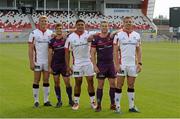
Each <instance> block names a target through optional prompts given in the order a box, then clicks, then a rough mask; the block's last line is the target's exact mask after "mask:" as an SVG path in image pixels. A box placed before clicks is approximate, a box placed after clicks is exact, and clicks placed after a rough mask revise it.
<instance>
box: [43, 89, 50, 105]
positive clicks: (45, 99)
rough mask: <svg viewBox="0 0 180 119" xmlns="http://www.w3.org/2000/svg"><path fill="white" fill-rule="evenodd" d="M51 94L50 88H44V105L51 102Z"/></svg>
mask: <svg viewBox="0 0 180 119" xmlns="http://www.w3.org/2000/svg"><path fill="white" fill-rule="evenodd" d="M49 92H50V88H49V86H48V87H44V103H46V102H47V101H49Z"/></svg>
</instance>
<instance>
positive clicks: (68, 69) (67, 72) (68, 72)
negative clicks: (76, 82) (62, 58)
mask: <svg viewBox="0 0 180 119" xmlns="http://www.w3.org/2000/svg"><path fill="white" fill-rule="evenodd" d="M72 73H73V70H72V69H71V67H67V69H66V74H67V75H72Z"/></svg>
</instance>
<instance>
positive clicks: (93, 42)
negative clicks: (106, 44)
mask: <svg viewBox="0 0 180 119" xmlns="http://www.w3.org/2000/svg"><path fill="white" fill-rule="evenodd" d="M91 47H93V48H96V47H97V40H96V38H95V36H94V40H93V41H92V42H91Z"/></svg>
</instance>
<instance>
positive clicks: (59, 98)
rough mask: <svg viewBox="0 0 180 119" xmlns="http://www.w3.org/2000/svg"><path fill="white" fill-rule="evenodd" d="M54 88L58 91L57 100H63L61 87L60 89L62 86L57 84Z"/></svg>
mask: <svg viewBox="0 0 180 119" xmlns="http://www.w3.org/2000/svg"><path fill="white" fill-rule="evenodd" d="M54 90H55V92H56V97H57V100H58V101H61V89H60V87H59V86H57V87H56V86H55V87H54Z"/></svg>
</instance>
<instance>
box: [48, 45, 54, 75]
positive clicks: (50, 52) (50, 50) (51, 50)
mask: <svg viewBox="0 0 180 119" xmlns="http://www.w3.org/2000/svg"><path fill="white" fill-rule="evenodd" d="M52 55H53V49H52V48H51V47H49V48H48V70H49V72H50V73H52V69H51V62H52Z"/></svg>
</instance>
